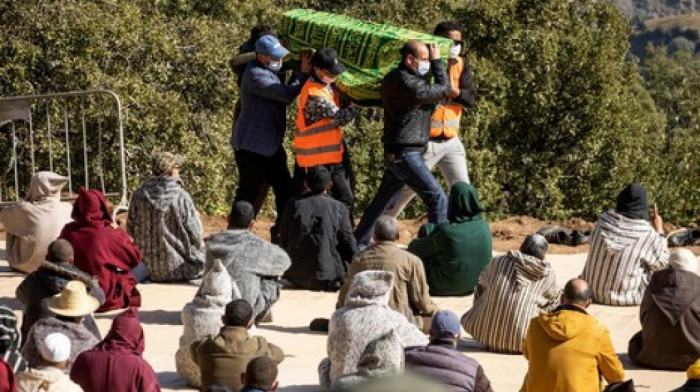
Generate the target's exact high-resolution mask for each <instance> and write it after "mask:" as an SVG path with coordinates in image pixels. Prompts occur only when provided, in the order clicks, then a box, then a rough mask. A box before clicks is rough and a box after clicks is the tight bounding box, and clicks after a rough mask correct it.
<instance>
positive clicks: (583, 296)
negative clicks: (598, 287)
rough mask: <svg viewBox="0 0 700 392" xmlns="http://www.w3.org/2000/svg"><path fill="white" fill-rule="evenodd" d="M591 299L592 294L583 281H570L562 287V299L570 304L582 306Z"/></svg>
mask: <svg viewBox="0 0 700 392" xmlns="http://www.w3.org/2000/svg"><path fill="white" fill-rule="evenodd" d="M591 298H593V292H592V291H591V288H590V287H589V286H588V283H587V282H586V281H585V280H583V279H571V280H570V281H568V282H566V285H565V286H564V299H566V301H567V302H569V303H572V304H584V303H586V302H588V301H589V300H590V299H591Z"/></svg>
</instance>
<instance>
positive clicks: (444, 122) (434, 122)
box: [430, 57, 464, 138]
mask: <svg viewBox="0 0 700 392" xmlns="http://www.w3.org/2000/svg"><path fill="white" fill-rule="evenodd" d="M462 70H464V59H463V58H461V57H457V62H456V63H455V64H452V65H451V66H450V69H449V71H450V85H451V86H452V87H455V88H458V87H459V78H460V77H461V76H462ZM461 118H462V105H461V104H459V103H457V102H452V101H449V100H446V101H443V102H441V103H440V104H438V106H437V107H436V108H435V113H433V117H432V118H431V119H430V137H440V136H444V137H446V138H451V137H455V136H457V134H458V133H459V120H460V119H461Z"/></svg>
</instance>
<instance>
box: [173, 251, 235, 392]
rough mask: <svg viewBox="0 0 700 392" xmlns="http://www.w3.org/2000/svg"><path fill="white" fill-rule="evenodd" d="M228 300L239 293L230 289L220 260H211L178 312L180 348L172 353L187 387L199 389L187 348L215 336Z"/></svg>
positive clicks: (197, 376) (221, 324)
mask: <svg viewBox="0 0 700 392" xmlns="http://www.w3.org/2000/svg"><path fill="white" fill-rule="evenodd" d="M232 297H233V298H240V297H241V293H240V292H239V291H238V287H237V286H233V287H232V286H231V278H230V277H229V275H228V272H226V268H224V265H223V264H221V260H218V259H215V260H213V261H212V264H211V265H210V266H207V268H206V269H205V271H204V276H202V283H201V285H200V286H199V290H197V294H196V295H195V296H194V299H193V300H192V301H191V302H188V303H187V304H186V305H185V307H184V308H183V309H182V313H180V319H181V320H182V325H183V332H182V336H180V348H179V349H178V350H177V352H176V353H175V368H176V369H177V372H178V374H180V376H182V378H184V379H185V381H187V384H188V385H190V386H193V387H195V388H199V387H200V386H201V385H202V379H201V377H202V375H201V374H200V373H199V366H198V365H197V364H196V363H195V362H194V358H192V350H191V349H190V345H191V344H192V342H195V341H197V340H201V339H203V338H205V337H207V336H209V335H216V334H217V333H219V330H220V329H221V327H223V325H224V324H223V323H222V321H221V319H222V316H223V315H224V312H225V310H226V304H228V303H229V302H231V299H232Z"/></svg>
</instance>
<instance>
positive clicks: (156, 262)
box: [0, 22, 700, 392]
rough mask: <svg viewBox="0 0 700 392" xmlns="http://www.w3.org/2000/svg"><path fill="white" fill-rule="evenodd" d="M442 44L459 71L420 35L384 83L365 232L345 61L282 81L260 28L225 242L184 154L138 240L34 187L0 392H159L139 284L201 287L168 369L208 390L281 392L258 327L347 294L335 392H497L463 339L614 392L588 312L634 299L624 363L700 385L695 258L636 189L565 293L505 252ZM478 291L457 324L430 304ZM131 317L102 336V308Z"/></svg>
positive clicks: (1, 347)
mask: <svg viewBox="0 0 700 392" xmlns="http://www.w3.org/2000/svg"><path fill="white" fill-rule="evenodd" d="M434 33H435V35H438V36H441V37H444V38H445V40H444V41H445V42H448V41H451V42H452V48H451V50H450V56H449V58H448V59H446V60H447V61H445V62H443V61H441V59H440V57H441V56H440V47H439V46H438V44H435V43H433V44H430V45H426V44H423V43H421V42H418V41H415V40H409V41H408V42H406V43H405V45H404V46H403V47H402V48H401V51H400V57H401V59H400V62H399V65H398V67H397V68H396V69H394V70H391V71H390V72H389V73H388V74H387V75H386V77H385V79H384V81H383V82H382V83H381V86H380V90H381V93H380V94H381V101H382V106H383V113H384V134H383V137H382V144H383V147H384V153H385V154H384V162H385V172H384V174H383V176H382V180H381V184H380V185H379V187H378V190H377V194H376V195H375V196H374V198H373V200H372V201H371V202H370V204H369V206H368V207H367V208H366V209H365V211H364V214H363V216H362V219H360V221H359V223H358V227H357V228H356V229H355V231H354V232H353V226H354V212H355V211H354V210H353V208H354V206H353V204H354V193H353V183H354V181H355V179H354V175H353V170H352V164H351V162H350V154H349V151H348V147H347V145H348V143H347V142H346V140H345V139H344V136H343V129H342V127H343V126H345V125H347V124H349V123H350V122H351V121H353V119H355V118H356V116H357V114H358V110H359V109H358V108H357V107H356V106H355V104H353V103H349V102H344V101H345V99H344V98H345V97H343V96H341V92H340V90H339V89H338V88H337V87H336V86H335V84H334V81H335V80H336V78H337V77H338V76H340V75H341V74H343V72H344V71H345V66H344V65H343V64H342V61H340V58H339V56H338V53H337V52H336V51H335V50H334V49H332V48H323V49H319V50H318V51H316V53H314V54H313V55H310V54H309V53H303V54H301V55H300V57H299V60H300V61H299V63H300V68H299V72H295V73H294V75H293V76H291V77H289V78H286V77H283V75H282V69H283V68H282V67H283V60H284V57H285V56H286V55H287V54H289V51H288V50H287V49H286V48H284V46H283V44H282V43H281V42H280V41H279V40H278V39H277V38H276V34H275V32H274V30H273V29H272V28H270V27H269V26H260V27H259V28H256V29H254V30H253V31H252V32H251V38H250V40H249V41H248V42H246V44H244V45H243V46H242V48H241V55H243V54H247V56H246V57H245V58H246V60H241V59H237V60H236V61H234V63H235V66H236V69H237V71H236V72H237V74H238V75H239V85H240V91H239V92H240V97H241V101H240V110H239V111H237V113H236V120H235V122H234V124H233V125H234V127H233V128H234V132H233V133H232V135H231V146H232V147H233V149H234V156H235V160H236V166H237V169H238V179H239V183H238V188H237V191H236V196H235V200H234V203H233V204H232V208H231V213H230V214H229V216H228V222H227V224H228V225H227V228H226V230H223V231H221V232H219V233H216V234H213V235H211V236H210V237H208V238H204V230H203V225H202V222H201V220H200V217H199V214H198V212H197V210H196V208H195V205H194V202H193V200H192V198H191V196H190V195H189V193H188V192H187V191H186V190H185V188H184V187H183V181H182V179H181V178H180V171H181V170H182V166H183V165H184V160H183V158H182V157H180V156H178V155H176V154H172V153H169V152H157V153H155V154H154V155H153V157H152V167H151V172H152V177H151V178H148V179H146V180H145V181H144V182H143V183H142V184H141V186H140V187H139V188H138V189H137V190H135V191H134V193H133V195H132V198H131V202H130V205H129V211H128V217H127V221H126V230H124V229H122V228H121V227H118V224H117V222H115V220H114V217H113V216H112V212H111V211H110V207H109V204H108V202H107V200H106V197H105V195H104V194H102V193H101V192H99V191H97V190H92V189H85V188H81V189H80V190H79V192H78V196H77V199H76V200H75V203H74V204H73V205H72V206H71V205H70V204H69V203H66V202H63V201H61V189H62V187H63V186H64V184H65V183H66V181H67V177H64V176H61V175H58V174H56V173H52V172H37V173H36V174H34V175H33V176H32V178H31V180H30V184H29V190H28V192H27V195H26V196H25V199H24V200H23V201H21V202H19V203H17V204H15V205H13V206H10V207H7V208H3V209H2V210H0V223H2V225H3V227H4V230H5V232H6V244H7V259H8V261H9V264H10V266H11V267H12V268H13V269H15V270H17V271H20V272H23V273H26V274H28V275H27V276H26V278H25V279H24V281H23V282H22V283H21V284H20V285H19V287H18V288H17V290H16V297H17V299H18V300H19V301H20V302H21V304H22V307H23V309H22V310H23V320H22V324H21V325H20V323H18V319H17V317H16V315H15V314H14V312H13V311H12V310H10V309H9V308H5V307H0V392H17V391H20V392H40V391H41V392H79V391H85V392H102V391H110V392H158V391H160V383H159V381H158V378H157V376H156V373H155V372H154V369H153V368H152V367H151V365H150V364H149V363H148V362H147V361H146V360H145V358H144V357H143V353H144V350H145V344H146V343H145V342H146V336H145V335H144V330H143V328H142V326H141V322H140V319H139V314H138V308H139V307H140V306H141V303H142V298H141V294H140V292H139V290H138V284H139V283H147V282H149V281H151V282H187V283H191V284H198V285H199V287H198V290H197V293H196V295H195V297H194V298H193V299H192V301H190V302H189V303H187V304H185V305H184V307H183V308H182V312H181V320H182V324H183V326H184V328H183V333H182V336H181V337H180V340H179V346H178V349H177V351H176V352H174V353H173V354H174V359H175V365H176V369H177V372H178V373H179V374H180V375H181V377H182V378H183V379H184V380H185V382H186V383H187V384H188V385H190V386H192V387H195V388H198V389H199V390H200V391H202V392H239V391H243V392H259V391H263V392H268V391H274V390H276V389H277V387H278V385H279V384H278V381H277V376H278V365H279V364H280V363H281V362H282V361H283V360H284V359H285V354H284V352H283V351H282V349H281V348H280V347H278V346H276V345H274V344H272V343H271V342H268V341H267V339H266V338H265V337H264V336H262V331H261V330H258V328H257V325H259V324H260V323H265V322H272V319H273V317H272V314H273V312H272V311H273V307H274V305H275V303H276V302H277V301H278V300H279V298H280V295H281V292H282V291H281V289H282V288H283V287H295V288H297V289H305V290H314V291H330V292H338V294H337V302H336V308H335V310H334V311H333V312H332V314H330V319H317V320H314V322H312V325H311V329H313V330H323V331H327V333H328V337H327V345H326V351H327V352H326V354H327V356H326V358H324V359H322V360H321V361H320V363H319V365H318V369H317V371H318V379H319V384H320V386H321V387H323V388H324V389H331V390H333V391H351V390H357V388H359V390H361V391H363V392H364V391H372V390H378V391H391V390H395V389H394V388H396V387H397V386H406V385H410V386H411V387H412V388H414V390H421V391H433V390H434V391H459V392H492V387H491V382H490V380H489V377H488V376H487V374H486V372H485V371H484V368H483V367H482V366H481V365H480V364H479V363H478V362H477V361H476V360H475V359H474V358H471V357H469V356H466V355H464V354H463V353H462V352H461V351H460V349H459V347H458V346H459V343H460V341H461V336H462V328H463V329H464V331H466V332H467V333H468V334H469V335H470V336H471V337H472V338H473V339H474V340H475V341H476V342H478V343H479V344H480V345H481V347H483V348H484V349H485V350H489V351H493V352H497V353H511V354H516V353H522V355H523V356H524V357H525V359H526V360H527V363H528V369H527V374H526V376H525V378H524V380H523V382H522V387H521V391H523V392H528V391H530V392H579V391H581V392H588V391H600V390H601V387H602V383H601V377H602V378H603V379H604V380H605V382H606V383H608V384H611V385H613V386H615V385H617V386H624V385H625V384H624V382H625V374H624V370H623V367H622V363H621V361H620V359H619V358H618V354H617V351H616V350H615V348H614V347H613V344H612V340H611V335H610V332H609V331H608V329H607V327H606V326H604V320H603V322H600V321H598V320H596V318H594V317H593V316H592V315H591V314H589V312H588V310H589V306H590V305H591V304H592V303H593V302H596V303H599V304H603V305H611V306H638V305H641V309H640V320H641V327H642V328H641V331H639V332H638V333H637V334H636V335H634V336H633V337H632V339H631V340H630V342H629V347H628V353H629V356H630V358H631V360H632V361H633V362H634V363H636V364H638V365H639V366H643V367H649V368H659V369H672V370H684V369H688V370H687V372H688V381H687V383H686V384H685V385H684V386H682V387H681V388H680V389H679V390H678V391H698V390H700V385H699V383H700V363H698V358H699V357H700V277H699V276H698V266H697V259H696V258H695V256H694V255H693V254H692V253H690V252H688V251H678V252H675V253H673V254H670V252H669V250H668V246H667V239H666V238H665V237H664V227H663V220H662V218H661V216H659V214H658V212H657V209H656V206H654V210H653V214H651V216H650V214H649V203H648V199H647V192H646V190H645V189H644V187H642V186H641V185H639V184H630V185H629V186H627V187H626V188H625V189H623V190H622V191H621V192H620V194H619V195H618V197H617V204H616V206H615V208H614V209H611V210H609V211H607V212H605V213H603V214H602V215H601V216H600V218H599V220H598V222H597V224H596V227H595V230H594V231H593V233H592V234H591V236H590V250H589V252H588V255H587V259H586V263H585V267H584V269H583V271H582V274H581V276H580V277H577V278H574V279H571V280H569V281H568V282H567V283H566V285H565V286H564V288H563V290H562V289H561V288H560V287H559V286H558V285H557V280H556V276H555V272H554V268H553V266H552V265H551V264H550V262H549V260H548V258H547V252H548V247H549V244H548V242H547V240H546V238H545V237H543V236H542V235H540V234H532V235H530V236H528V237H526V238H525V239H524V241H523V243H522V244H521V245H520V247H519V249H518V250H509V251H508V252H506V253H505V254H497V255H494V254H493V246H492V236H491V233H490V229H489V223H488V221H487V220H486V219H485V217H484V216H483V212H484V211H485V208H484V206H483V205H482V204H481V202H480V201H479V196H478V192H477V190H476V188H475V187H474V186H473V185H471V184H469V176H468V173H467V166H466V159H465V150H464V146H463V145H462V144H461V142H460V139H459V137H458V133H459V121H460V118H461V113H462V108H463V107H470V106H472V105H474V83H473V74H472V71H471V67H470V66H469V64H467V63H466V60H465V58H464V57H463V56H462V55H461V53H462V49H463V48H462V45H463V41H462V36H461V31H460V29H459V27H458V26H457V25H455V24H454V23H449V22H446V23H441V24H440V25H438V26H437V28H436V29H435V32H434ZM246 64H247V65H246ZM445 64H447V67H446V66H445ZM427 73H430V74H431V75H432V77H424V76H425V75H426V74H427ZM297 97H299V104H298V105H297V106H298V112H297V119H296V122H295V126H296V128H297V129H296V132H295V133H294V140H293V141H292V144H293V146H294V150H295V157H294V161H295V170H294V177H295V178H294V180H292V178H291V175H290V173H289V167H288V162H287V153H286V151H285V148H284V144H283V141H284V135H285V131H286V122H287V121H286V119H287V115H286V107H287V106H288V105H290V104H292V103H293V102H295V101H296V98H297ZM341 98H342V99H341ZM433 166H437V167H439V168H440V170H441V171H442V172H443V174H444V175H445V177H446V179H447V182H448V184H449V185H450V187H451V189H450V196H449V200H448V198H447V197H446V195H445V192H444V191H443V189H442V187H441V186H440V183H439V182H438V181H437V179H436V178H435V177H434V176H433V174H432V173H431V171H430V168H432V167H433ZM268 188H272V189H273V191H274V194H275V200H274V204H275V209H276V213H277V215H276V219H275V224H274V226H273V227H272V228H271V236H270V237H271V241H267V240H264V239H262V238H260V237H259V236H257V235H256V234H254V233H253V231H252V228H253V226H254V225H255V218H256V215H257V213H258V212H259V210H260V207H261V205H262V202H263V201H264V198H265V197H266V194H267V191H268ZM295 188H298V189H295ZM414 194H417V195H418V196H419V197H420V198H421V199H422V200H423V202H424V204H425V205H426V207H427V213H428V214H427V216H428V223H427V224H426V225H424V226H423V227H421V228H420V231H419V233H418V238H415V239H412V241H411V242H410V243H409V245H408V247H407V249H404V248H403V246H401V245H399V244H398V240H399V225H398V221H397V220H396V218H395V216H396V215H397V214H398V213H399V212H400V211H401V210H402V209H403V208H404V207H405V206H406V204H407V203H408V202H409V201H410V200H411V198H412V197H413V195H414ZM385 214H386V215H385ZM200 278H201V282H198V280H199V279H200ZM471 293H473V304H472V306H471V308H470V309H465V313H464V314H463V315H462V316H461V318H460V317H458V316H457V315H456V314H454V313H453V312H450V311H448V310H445V309H440V307H439V306H438V305H437V304H436V303H435V302H434V301H433V299H432V298H431V296H466V295H469V294H471ZM121 309H124V310H123V311H121V313H119V314H118V315H116V316H115V317H114V318H113V321H112V325H111V328H110V330H109V332H108V333H107V334H106V336H105V337H104V338H103V337H102V336H101V334H100V331H99V329H98V328H97V325H96V323H95V320H94V316H93V314H94V313H103V312H108V311H115V310H121ZM329 313H330V312H329ZM102 317H105V316H104V315H103V316H102ZM383 382H386V383H385V384H382V383H383ZM365 385H367V386H368V387H367V388H364V386H365ZM358 386H359V387H358ZM372 386H374V387H372ZM373 388H376V389H373ZM416 388H417V389H416Z"/></svg>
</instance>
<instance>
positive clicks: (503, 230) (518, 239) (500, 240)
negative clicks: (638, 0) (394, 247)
mask: <svg viewBox="0 0 700 392" xmlns="http://www.w3.org/2000/svg"><path fill="white" fill-rule="evenodd" d="M426 221H427V220H426V219H425V218H418V219H410V220H402V221H400V222H399V233H400V237H399V242H400V243H402V244H408V243H409V242H411V240H412V239H414V238H415V237H416V236H417V235H418V230H419V229H420V227H421V226H422V225H423V224H425V223H426ZM202 223H203V225H204V232H205V235H210V234H214V233H216V232H219V231H221V230H224V229H225V228H226V218H225V217H223V216H211V215H205V216H202ZM272 223H273V222H272V220H270V219H266V218H263V219H261V220H258V221H257V222H256V223H255V226H254V227H253V231H254V232H255V233H256V234H258V235H259V236H261V237H263V238H265V239H268V240H269V239H270V227H271V226H272ZM550 225H559V226H563V227H567V228H569V229H576V230H579V231H587V230H593V229H594V228H595V223H593V222H586V221H584V220H581V219H572V220H569V221H565V222H553V221H542V220H539V219H536V218H532V217H529V216H512V217H509V218H507V219H504V220H500V221H496V222H491V223H490V227H491V233H492V234H493V250H494V251H496V252H506V251H508V250H510V249H517V248H519V247H520V244H521V243H522V242H523V240H524V239H525V237H527V236H528V235H530V234H532V233H535V232H537V230H539V229H541V228H543V227H545V226H550ZM671 230H675V227H674V226H671V225H667V227H666V232H667V233H668V232H670V231H671ZM688 249H690V250H692V251H693V252H694V253H695V254H696V255H700V247H691V248H688ZM549 252H550V253H553V254H576V253H588V245H579V246H567V245H555V244H552V245H550V249H549Z"/></svg>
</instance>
